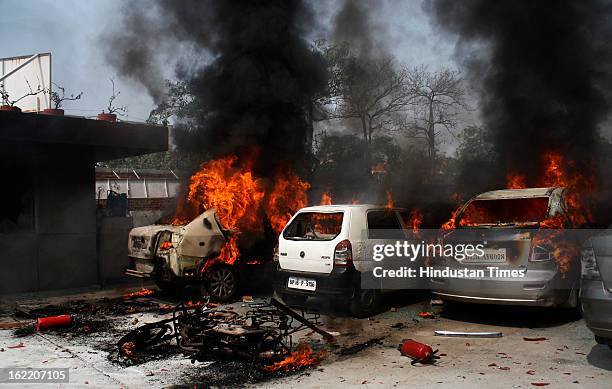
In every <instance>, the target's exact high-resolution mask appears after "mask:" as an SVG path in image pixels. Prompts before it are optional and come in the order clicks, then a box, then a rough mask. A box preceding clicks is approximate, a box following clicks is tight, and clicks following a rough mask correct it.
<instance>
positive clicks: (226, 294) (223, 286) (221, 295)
mask: <svg viewBox="0 0 612 389" xmlns="http://www.w3.org/2000/svg"><path fill="white" fill-rule="evenodd" d="M205 278H206V279H205V280H204V285H203V286H204V287H205V289H206V290H205V291H206V292H208V294H209V296H210V297H211V299H213V300H215V301H220V302H225V301H229V300H231V299H232V298H233V297H234V296H235V295H236V292H237V291H238V277H237V276H236V272H235V269H234V268H232V267H230V266H217V267H214V268H212V269H210V270H209V271H207V272H206V276H205Z"/></svg>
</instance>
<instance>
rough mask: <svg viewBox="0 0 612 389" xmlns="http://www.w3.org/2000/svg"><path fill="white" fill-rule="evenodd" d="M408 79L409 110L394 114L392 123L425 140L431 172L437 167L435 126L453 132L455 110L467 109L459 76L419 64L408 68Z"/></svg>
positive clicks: (452, 72) (451, 71) (434, 172)
mask: <svg viewBox="0 0 612 389" xmlns="http://www.w3.org/2000/svg"><path fill="white" fill-rule="evenodd" d="M408 82H409V84H410V90H412V91H413V93H414V94H415V96H416V97H415V98H414V100H413V104H412V108H413V110H412V111H413V112H412V114H411V115H398V116H396V126H397V127H398V128H399V129H400V130H402V131H404V132H405V133H407V134H408V136H410V137H412V138H416V139H422V140H424V141H425V143H426V145H427V155H428V157H429V169H430V173H431V174H432V175H434V174H436V171H437V155H436V153H437V146H438V144H439V135H440V131H439V130H438V129H439V128H442V129H444V130H446V131H447V132H448V133H449V134H451V135H453V132H454V130H455V129H456V126H457V116H458V114H459V113H460V111H461V110H465V109H469V107H468V105H467V103H466V91H465V88H464V86H463V79H462V78H461V75H460V73H459V72H458V71H455V70H450V69H443V70H440V71H438V72H430V71H429V70H428V69H427V67H425V66H419V67H415V68H413V69H411V70H410V71H409V72H408ZM453 136H454V135H453Z"/></svg>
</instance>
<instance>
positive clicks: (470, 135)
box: [457, 126, 495, 160]
mask: <svg viewBox="0 0 612 389" xmlns="http://www.w3.org/2000/svg"><path fill="white" fill-rule="evenodd" d="M458 138H459V146H458V147H457V157H458V158H459V159H461V160H474V159H484V160H492V159H494V158H495V150H494V148H493V142H492V139H491V133H490V132H489V131H487V130H486V129H483V128H481V127H477V126H470V127H466V128H464V129H463V132H462V133H461V135H459V136H458Z"/></svg>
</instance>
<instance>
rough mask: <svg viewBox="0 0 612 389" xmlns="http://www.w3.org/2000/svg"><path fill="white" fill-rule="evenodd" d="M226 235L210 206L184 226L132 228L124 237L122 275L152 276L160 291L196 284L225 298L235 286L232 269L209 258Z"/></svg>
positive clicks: (217, 253) (228, 297)
mask: <svg viewBox="0 0 612 389" xmlns="http://www.w3.org/2000/svg"><path fill="white" fill-rule="evenodd" d="M228 234H229V231H225V230H223V229H222V228H221V225H220V223H219V220H218V219H217V215H216V210H215V209H214V208H213V209H209V210H207V211H206V212H204V213H202V214H201V215H200V216H198V217H196V218H195V219H193V220H192V221H191V222H189V223H187V224H185V225H172V224H163V225H151V226H144V227H137V228H133V229H132V230H131V231H130V234H129V238H128V255H129V265H128V267H127V268H126V274H128V275H130V276H134V277H140V278H153V279H154V280H155V282H156V284H157V285H158V286H159V287H160V288H161V289H162V290H165V291H170V292H176V291H177V290H180V289H182V288H183V287H184V286H185V285H187V284H194V283H200V284H201V285H202V287H203V288H204V289H205V291H206V292H208V293H210V295H211V297H213V298H214V299H216V300H219V301H226V300H229V299H231V298H232V297H233V296H234V295H235V293H236V290H237V287H238V277H237V273H236V268H235V267H234V266H230V265H228V264H224V263H215V262H214V261H212V260H213V259H214V258H216V257H218V256H219V254H220V253H221V251H222V249H223V248H224V247H225V245H226V242H227V240H228Z"/></svg>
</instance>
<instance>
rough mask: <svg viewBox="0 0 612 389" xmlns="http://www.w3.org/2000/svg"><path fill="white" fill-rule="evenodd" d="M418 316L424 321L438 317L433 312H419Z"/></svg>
mask: <svg viewBox="0 0 612 389" xmlns="http://www.w3.org/2000/svg"><path fill="white" fill-rule="evenodd" d="M418 315H419V316H420V317H422V318H423V319H433V318H434V317H436V315H434V314H433V313H431V312H419V313H418Z"/></svg>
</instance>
